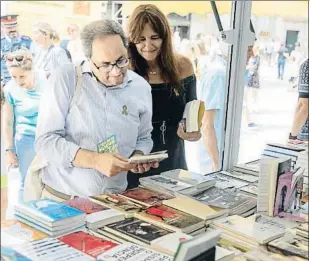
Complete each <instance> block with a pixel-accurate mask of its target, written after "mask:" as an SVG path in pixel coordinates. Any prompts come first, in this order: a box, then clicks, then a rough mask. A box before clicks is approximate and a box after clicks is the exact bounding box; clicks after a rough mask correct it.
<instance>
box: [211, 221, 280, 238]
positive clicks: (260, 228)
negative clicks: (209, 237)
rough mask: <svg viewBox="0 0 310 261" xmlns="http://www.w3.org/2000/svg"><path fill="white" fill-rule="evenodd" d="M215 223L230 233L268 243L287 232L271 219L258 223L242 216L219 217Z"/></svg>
mask: <svg viewBox="0 0 310 261" xmlns="http://www.w3.org/2000/svg"><path fill="white" fill-rule="evenodd" d="M213 224H214V225H215V226H216V227H219V228H222V229H224V230H227V231H228V233H233V234H236V235H240V236H243V237H244V238H245V239H249V240H252V241H256V242H258V243H260V244H266V243H268V242H270V241H272V240H274V239H276V238H279V237H281V236H283V235H284V233H285V229H281V226H279V225H278V224H277V225H274V224H271V223H270V222H269V221H268V222H265V223H258V222H255V220H253V219H249V218H243V217H240V216H229V217H227V218H221V219H217V220H214V222H213Z"/></svg>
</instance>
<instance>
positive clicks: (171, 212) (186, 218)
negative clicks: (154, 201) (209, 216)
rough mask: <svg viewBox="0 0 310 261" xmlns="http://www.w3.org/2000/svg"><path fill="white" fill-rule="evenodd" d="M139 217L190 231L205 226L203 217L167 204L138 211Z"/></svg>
mask: <svg viewBox="0 0 310 261" xmlns="http://www.w3.org/2000/svg"><path fill="white" fill-rule="evenodd" d="M137 217H139V218H141V219H144V220H147V221H149V222H151V223H152V222H155V223H156V224H159V225H160V224H162V226H165V225H168V226H170V227H172V228H170V229H173V228H175V229H177V230H179V231H183V232H190V231H191V230H196V229H198V228H200V227H202V226H204V220H203V219H201V218H198V217H195V216H192V215H190V214H187V213H185V212H182V211H180V210H177V209H174V208H170V207H168V206H165V205H161V206H158V207H150V208H148V209H146V210H145V211H143V212H140V213H138V214H137ZM195 228H196V229H195ZM175 229H173V230H175Z"/></svg>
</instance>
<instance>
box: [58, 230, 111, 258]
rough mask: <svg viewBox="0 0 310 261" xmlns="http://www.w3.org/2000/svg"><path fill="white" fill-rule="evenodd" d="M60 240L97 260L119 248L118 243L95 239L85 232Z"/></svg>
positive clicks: (66, 236)
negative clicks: (109, 251)
mask: <svg viewBox="0 0 310 261" xmlns="http://www.w3.org/2000/svg"><path fill="white" fill-rule="evenodd" d="M58 240H60V241H62V242H64V243H65V244H67V245H69V246H71V247H74V248H75V249H77V250H80V251H82V252H84V253H86V254H88V255H90V256H92V257H95V258H97V257H98V256H99V255H101V254H102V253H104V252H106V251H108V250H109V249H111V248H113V247H115V246H117V244H116V243H113V242H111V241H108V240H104V239H101V238H98V237H95V236H93V235H90V234H88V233H86V232H83V231H78V232H74V233H71V234H68V235H65V236H62V237H59V238H58Z"/></svg>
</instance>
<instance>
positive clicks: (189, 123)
mask: <svg viewBox="0 0 310 261" xmlns="http://www.w3.org/2000/svg"><path fill="white" fill-rule="evenodd" d="M204 112H205V105H204V102H203V101H199V100H193V101H190V102H188V103H187V104H186V105H185V109H184V113H183V121H184V123H185V124H184V131H185V132H194V131H199V130H200V128H201V124H202V118H203V114H204Z"/></svg>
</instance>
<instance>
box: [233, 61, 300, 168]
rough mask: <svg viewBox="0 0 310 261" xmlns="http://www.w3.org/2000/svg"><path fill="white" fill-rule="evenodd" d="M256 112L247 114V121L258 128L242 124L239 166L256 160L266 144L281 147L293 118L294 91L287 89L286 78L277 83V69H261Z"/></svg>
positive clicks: (296, 93)
mask: <svg viewBox="0 0 310 261" xmlns="http://www.w3.org/2000/svg"><path fill="white" fill-rule="evenodd" d="M260 84H261V88H260V90H259V96H258V111H257V112H254V113H251V120H252V121H253V122H254V123H256V124H258V125H259V126H258V128H253V129H251V128H248V127H247V125H246V123H245V122H244V119H243V122H242V128H241V134H240V147H239V162H247V161H250V160H255V159H257V158H259V157H260V154H261V153H262V152H263V150H264V147H265V144H266V143H267V142H277V143H285V142H286V140H287V138H288V134H289V132H290V128H291V125H292V122H293V118H294V112H295V107H296V103H297V99H298V91H297V88H294V89H293V90H292V88H291V87H290V84H289V83H288V76H287V73H286V77H285V78H284V80H278V79H277V67H276V66H272V67H268V66H261V70H260Z"/></svg>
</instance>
